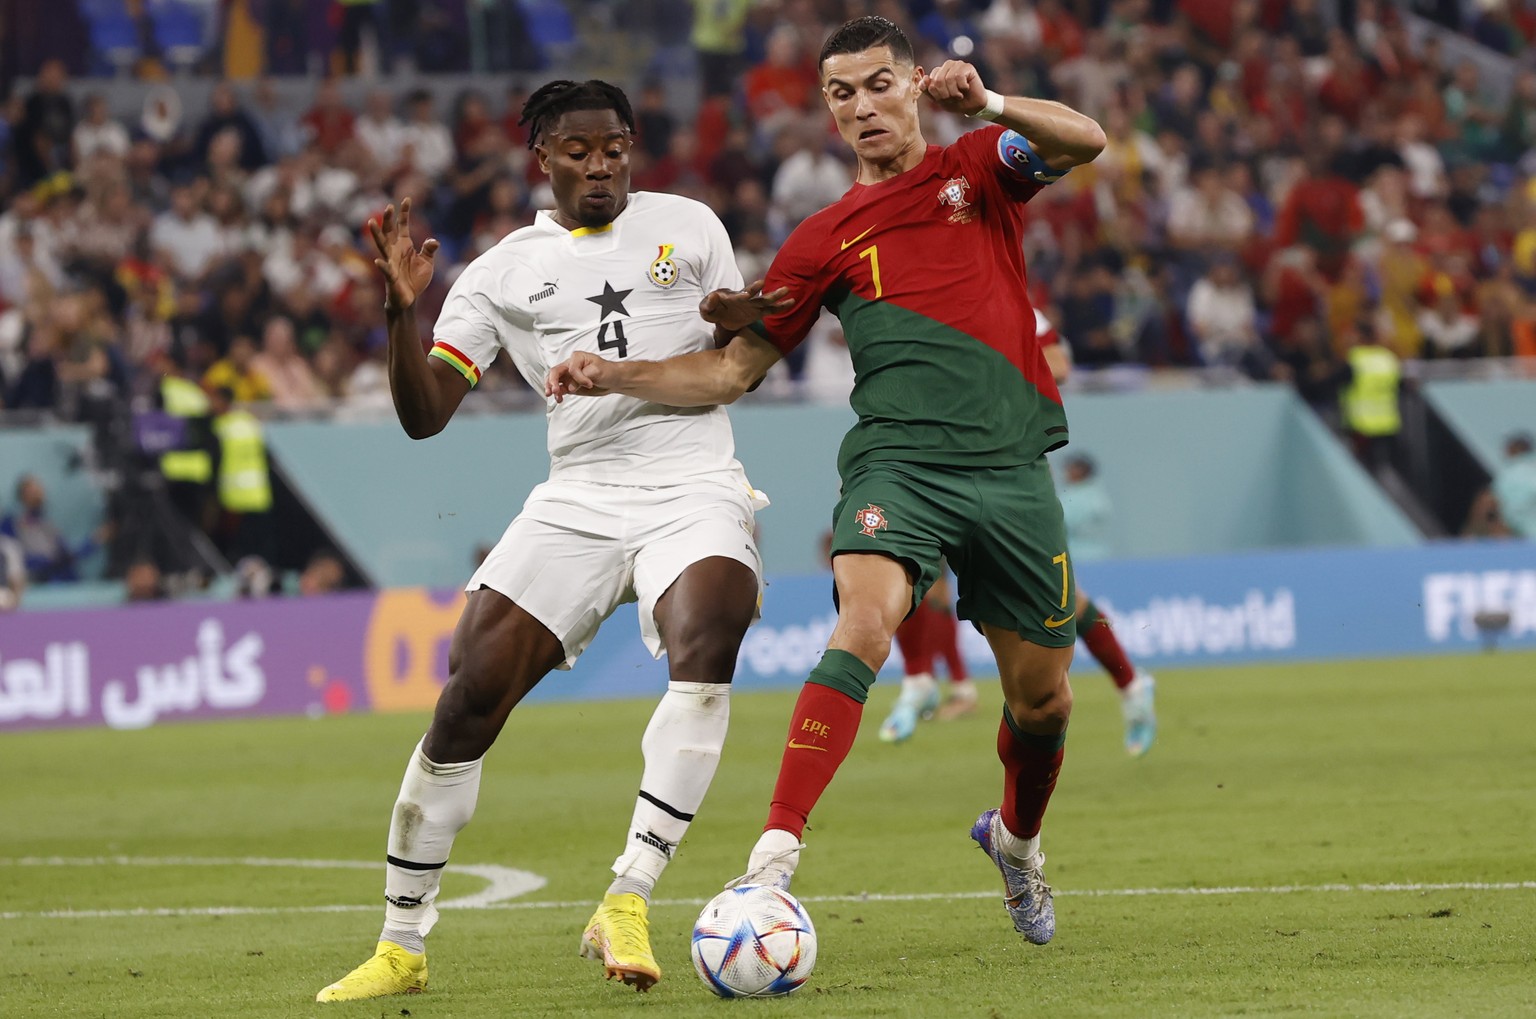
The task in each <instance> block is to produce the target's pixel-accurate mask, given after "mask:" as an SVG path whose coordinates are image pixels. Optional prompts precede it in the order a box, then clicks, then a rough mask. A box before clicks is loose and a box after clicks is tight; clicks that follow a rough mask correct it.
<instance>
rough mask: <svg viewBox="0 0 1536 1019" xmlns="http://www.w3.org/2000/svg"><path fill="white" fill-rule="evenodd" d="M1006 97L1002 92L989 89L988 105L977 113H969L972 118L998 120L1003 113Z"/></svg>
mask: <svg viewBox="0 0 1536 1019" xmlns="http://www.w3.org/2000/svg"><path fill="white" fill-rule="evenodd" d="M1005 101H1006V97H1005V96H1004V95H1003V94H1002V93H1001V92H994V91H992V90H991V89H987V105H985V106H983V107H982V108H981V109H979V110H977V111H976V112H975V113H970V114H967V116H968V117H970V118H971V119H972V120H996V119H997V118H998V117H1001V116H1002V115H1003V103H1004V102H1005Z"/></svg>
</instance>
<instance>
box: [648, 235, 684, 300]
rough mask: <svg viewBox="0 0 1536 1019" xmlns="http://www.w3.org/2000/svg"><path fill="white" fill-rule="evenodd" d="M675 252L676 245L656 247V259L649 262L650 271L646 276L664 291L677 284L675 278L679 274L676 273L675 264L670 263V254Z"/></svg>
mask: <svg viewBox="0 0 1536 1019" xmlns="http://www.w3.org/2000/svg"><path fill="white" fill-rule="evenodd" d="M676 250H677V245H675V244H660V245H657V251H656V259H655V261H653V262H651V267H650V271H649V272H648V274H647V275H649V276H650V278H651V282H652V283H654V284H656V285H657V286H658V287H662V288H663V289H665V288H667V287H670V286H671V285H672V284H674V283H676V282H677V277H678V276H679V275H680V274H679V273H678V271H677V263H676V262H674V261H672V252H674V251H676Z"/></svg>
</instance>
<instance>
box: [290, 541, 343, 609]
mask: <svg viewBox="0 0 1536 1019" xmlns="http://www.w3.org/2000/svg"><path fill="white" fill-rule="evenodd" d="M346 579H347V570H346V567H345V566H343V565H342V563H341V559H340V558H339V557H338V556H337V555H336V553H334V552H330V551H326V550H324V549H322V550H320V551H318V552H316V553H315V554H314V555H312V556H310V557H309V562H308V563H307V564H305V566H304V572H302V573H300V574H299V594H300V595H301V596H303V597H305V598H312V597H314V596H315V595H321V594H331V593H332V592H335V591H340V590H341V589H342V586H343V584H344V582H345V581H346Z"/></svg>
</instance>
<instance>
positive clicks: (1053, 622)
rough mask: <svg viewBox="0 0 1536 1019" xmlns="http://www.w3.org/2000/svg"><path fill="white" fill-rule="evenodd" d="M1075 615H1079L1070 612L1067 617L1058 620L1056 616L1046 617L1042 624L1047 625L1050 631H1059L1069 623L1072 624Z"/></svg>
mask: <svg viewBox="0 0 1536 1019" xmlns="http://www.w3.org/2000/svg"><path fill="white" fill-rule="evenodd" d="M1075 615H1077V613H1076V612H1069V613H1067V614H1066V615H1065V616H1062V617H1061V618H1060V619H1057V618H1056V617H1055V616H1046V617H1045V618H1044V619H1042V620H1041V622H1043V623H1044V624H1045V626H1046V629H1048V630H1059V629H1060V628H1061V627H1063V626H1066V625H1067V624H1068V623H1070V622H1072V617H1073V616H1075Z"/></svg>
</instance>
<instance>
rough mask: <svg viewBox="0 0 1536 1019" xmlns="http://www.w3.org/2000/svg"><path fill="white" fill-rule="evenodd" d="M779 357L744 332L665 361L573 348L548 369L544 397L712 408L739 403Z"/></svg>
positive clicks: (775, 349)
mask: <svg viewBox="0 0 1536 1019" xmlns="http://www.w3.org/2000/svg"><path fill="white" fill-rule="evenodd" d="M782 356H783V355H782V354H780V353H779V351H778V348H777V347H775V346H774V345H773V344H771V343H769V342H768V341H767V340H765V339H763V338H762V337H760V336H758V335H756V334H755V333H750V332H748V333H742V334H741V335H739V336H737V337H735V338H734V339H732V340H731V341H730V342H729V343H727V344H726V345H725V346H724V347H721V348H719V349H717V350H701V351H698V352H696V353H693V354H682V355H679V356H677V357H669V358H667V359H666V360H665V361H638V360H635V361H610V360H608V359H607V358H603V357H599V356H598V355H596V354H594V353H591V352H590V351H585V350H578V351H577V352H576V353H574V354H572V355H571V357H570V358H569V359H568V360H566V361H564V362H562V363H560V364H557V365H555V367H553V368H551V369H550V371H549V376H548V378H547V379H546V380H545V382H544V394H545V395H546V396H553V397H554V398H555V401H556V402H557V403H559V402H562V401H564V399H565V397H567V396H606V395H608V394H609V393H619V394H621V395H624V396H633V397H636V398H638V399H641V400H649V401H651V402H652V403H660V404H664V405H666V406H668V407H714V406H718V405H720V404H726V403H735V402H736V401H737V400H739V399H741V397H742V395H743V394H744V393H746V392H748V391H749V390H751V389H752V387H753V386H755V385H757V383H758V382H760V381H762V378H763V376H764V375H766V374H767V373H768V369H769V368H772V367H773V365H774V363H775V362H776V361H778V360H779V358H780V357H782Z"/></svg>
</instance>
